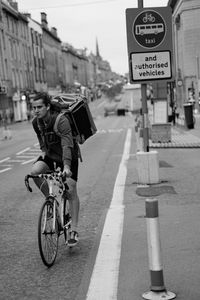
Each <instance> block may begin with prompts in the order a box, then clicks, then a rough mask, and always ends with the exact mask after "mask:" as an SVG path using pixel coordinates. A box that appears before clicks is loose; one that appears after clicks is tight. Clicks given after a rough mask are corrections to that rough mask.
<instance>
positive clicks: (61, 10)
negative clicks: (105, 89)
mask: <svg viewBox="0 0 200 300" xmlns="http://www.w3.org/2000/svg"><path fill="white" fill-rule="evenodd" d="M16 1H17V2H18V8H19V11H20V12H29V13H31V18H32V19H34V20H36V21H38V22H39V23H41V22H40V21H41V16H40V13H41V12H45V13H46V14H47V21H48V26H49V28H51V27H56V28H57V33H58V37H59V38H60V39H61V41H62V42H66V43H69V44H71V45H72V46H73V47H74V48H77V49H83V48H87V53H88V54H89V53H90V52H93V53H94V54H95V53H96V40H97V41H98V46H99V52H100V55H101V57H102V59H103V60H107V61H108V62H109V63H110V66H111V69H112V71H113V72H116V73H118V74H121V75H124V74H125V73H127V72H128V52H127V37H126V16H125V11H126V8H137V7H138V0H56V1H55V0H16ZM167 3H168V0H143V7H160V6H167Z"/></svg>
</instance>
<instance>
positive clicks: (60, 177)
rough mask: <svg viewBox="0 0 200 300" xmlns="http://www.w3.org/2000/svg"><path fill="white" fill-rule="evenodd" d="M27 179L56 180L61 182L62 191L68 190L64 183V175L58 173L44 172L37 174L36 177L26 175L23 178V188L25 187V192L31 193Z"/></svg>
mask: <svg viewBox="0 0 200 300" xmlns="http://www.w3.org/2000/svg"><path fill="white" fill-rule="evenodd" d="M29 178H32V179H33V178H44V179H49V180H56V181H58V182H59V181H60V180H61V181H62V183H63V185H64V189H63V190H64V191H66V190H68V189H69V186H68V184H67V182H66V175H65V174H63V173H62V172H60V171H49V172H46V173H45V174H38V175H31V174H27V175H26V176H25V178H24V182H25V186H26V188H27V190H28V191H29V192H31V193H32V191H33V190H32V188H31V186H30V184H29Z"/></svg>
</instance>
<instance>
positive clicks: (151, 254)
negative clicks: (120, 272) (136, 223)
mask: <svg viewBox="0 0 200 300" xmlns="http://www.w3.org/2000/svg"><path fill="white" fill-rule="evenodd" d="M145 206H146V223H147V243H148V258H149V270H150V276H151V286H150V291H148V292H145V293H144V294H143V295H142V297H143V298H144V299H152V300H163V299H174V298H176V294H174V293H172V292H169V291H167V290H166V288H165V285H164V278H163V268H162V260H161V243H160V236H159V219H158V200H156V199H146V201H145Z"/></svg>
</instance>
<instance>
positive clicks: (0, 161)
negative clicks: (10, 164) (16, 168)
mask: <svg viewBox="0 0 200 300" xmlns="http://www.w3.org/2000/svg"><path fill="white" fill-rule="evenodd" d="M9 159H10V157H6V158H4V159H2V160H0V164H1V163H2V162H4V161H7V160H9Z"/></svg>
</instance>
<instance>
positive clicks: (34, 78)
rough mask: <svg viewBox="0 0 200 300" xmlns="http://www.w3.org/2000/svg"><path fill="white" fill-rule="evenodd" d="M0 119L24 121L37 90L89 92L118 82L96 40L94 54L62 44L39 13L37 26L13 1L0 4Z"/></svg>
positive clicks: (55, 30)
mask: <svg viewBox="0 0 200 300" xmlns="http://www.w3.org/2000/svg"><path fill="white" fill-rule="evenodd" d="M0 64H1V68H0V120H1V118H2V115H6V116H7V118H8V119H9V122H10V121H12V120H14V121H23V120H26V119H27V116H28V114H29V112H30V109H31V97H33V95H35V93H37V92H41V91H48V93H49V94H50V95H55V94H58V93H60V92H68V91H69V88H70V87H72V88H73V89H75V88H76V86H77V85H78V86H80V85H82V86H84V87H88V88H92V89H93V88H94V89H95V87H96V86H98V84H100V83H101V82H105V81H108V80H112V79H117V78H120V75H119V76H117V74H116V73H113V72H112V70H111V68H110V64H109V63H108V62H107V61H105V60H103V59H102V57H101V55H100V53H99V48H98V43H97V41H96V54H93V53H90V54H89V55H87V49H86V48H84V49H75V48H74V47H73V46H71V45H70V44H69V43H63V42H62V41H61V39H60V38H59V37H58V34H57V29H56V28H55V27H51V28H50V27H49V25H48V22H47V15H46V13H44V12H41V23H38V22H36V21H35V20H33V19H32V18H31V15H30V14H29V13H26V14H24V13H21V12H19V11H18V4H17V2H15V1H13V0H0Z"/></svg>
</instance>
